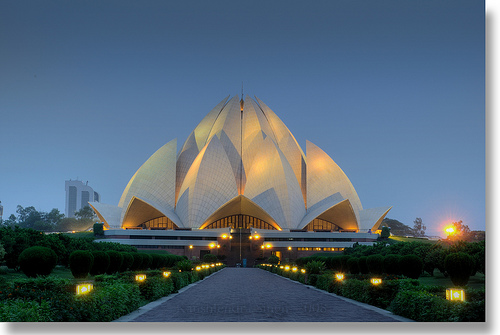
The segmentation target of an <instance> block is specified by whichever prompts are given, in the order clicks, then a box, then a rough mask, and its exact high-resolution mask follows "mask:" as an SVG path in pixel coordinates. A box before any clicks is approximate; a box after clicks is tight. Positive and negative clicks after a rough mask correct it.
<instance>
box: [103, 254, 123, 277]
mask: <svg viewBox="0 0 500 335" xmlns="http://www.w3.org/2000/svg"><path fill="white" fill-rule="evenodd" d="M106 253H107V254H108V256H109V266H108V269H107V270H106V273H107V274H113V273H115V272H118V271H119V270H120V268H121V266H122V263H123V256H122V254H121V253H120V252H118V251H115V250H109V251H106Z"/></svg>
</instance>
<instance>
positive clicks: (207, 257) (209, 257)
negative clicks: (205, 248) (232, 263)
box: [203, 254, 217, 263]
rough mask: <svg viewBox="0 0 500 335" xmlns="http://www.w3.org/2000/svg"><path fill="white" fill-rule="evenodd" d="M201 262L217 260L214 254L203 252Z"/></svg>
mask: <svg viewBox="0 0 500 335" xmlns="http://www.w3.org/2000/svg"><path fill="white" fill-rule="evenodd" d="M203 262H205V263H215V262H217V256H216V255H214V254H205V255H203Z"/></svg>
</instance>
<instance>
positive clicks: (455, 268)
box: [444, 252, 474, 286]
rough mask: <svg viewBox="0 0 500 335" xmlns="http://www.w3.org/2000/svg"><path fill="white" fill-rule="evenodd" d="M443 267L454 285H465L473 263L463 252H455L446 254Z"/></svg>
mask: <svg viewBox="0 0 500 335" xmlns="http://www.w3.org/2000/svg"><path fill="white" fill-rule="evenodd" d="M444 267H445V269H446V272H448V274H449V275H450V279H451V281H452V282H453V284H454V285H457V286H465V285H467V283H468V282H469V277H470V275H471V273H472V270H473V267H474V263H473V261H472V258H471V257H470V256H469V255H468V254H466V253H465V252H456V253H452V254H449V255H448V256H446V258H445V259H444Z"/></svg>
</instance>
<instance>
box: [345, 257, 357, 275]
mask: <svg viewBox="0 0 500 335" xmlns="http://www.w3.org/2000/svg"><path fill="white" fill-rule="evenodd" d="M347 268H348V269H349V273H351V274H354V275H355V274H358V273H359V265H358V258H357V257H351V258H349V259H348V260H347Z"/></svg>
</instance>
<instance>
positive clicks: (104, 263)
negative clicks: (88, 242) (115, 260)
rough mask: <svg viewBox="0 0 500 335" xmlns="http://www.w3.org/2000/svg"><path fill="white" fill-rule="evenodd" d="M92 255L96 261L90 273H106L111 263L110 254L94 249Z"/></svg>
mask: <svg viewBox="0 0 500 335" xmlns="http://www.w3.org/2000/svg"><path fill="white" fill-rule="evenodd" d="M92 256H94V263H93V264H92V267H91V268H90V274H91V275H92V276H95V275H102V274H104V273H106V270H107V269H108V267H109V263H110V260H109V255H108V254H107V253H105V252H104V251H92Z"/></svg>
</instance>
